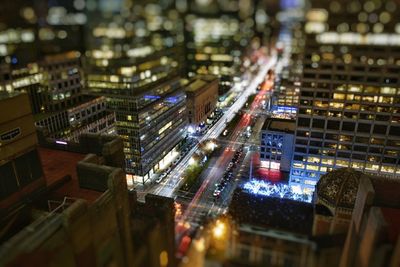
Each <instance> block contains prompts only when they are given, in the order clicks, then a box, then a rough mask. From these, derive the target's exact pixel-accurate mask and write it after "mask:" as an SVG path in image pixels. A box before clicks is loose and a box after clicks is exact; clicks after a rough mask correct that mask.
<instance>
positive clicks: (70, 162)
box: [38, 147, 102, 202]
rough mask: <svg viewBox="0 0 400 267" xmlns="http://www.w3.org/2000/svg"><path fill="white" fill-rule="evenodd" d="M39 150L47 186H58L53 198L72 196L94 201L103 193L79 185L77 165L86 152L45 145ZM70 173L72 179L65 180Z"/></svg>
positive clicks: (52, 194) (52, 195)
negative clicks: (58, 148)
mask: <svg viewBox="0 0 400 267" xmlns="http://www.w3.org/2000/svg"><path fill="white" fill-rule="evenodd" d="M38 151H39V155H40V159H41V161H42V166H43V172H44V175H45V179H46V183H47V186H49V187H52V186H55V187H56V189H55V190H54V191H52V192H51V198H56V199H62V198H64V197H71V198H81V199H85V200H87V201H89V202H93V201H95V200H96V199H97V198H98V197H99V196H100V195H101V194H102V192H98V191H94V190H90V189H84V188H80V187H79V182H78V175H77V172H76V165H77V164H78V162H79V161H81V160H83V159H84V158H85V156H86V154H80V153H74V152H68V151H63V150H55V149H48V148H43V147H39V148H38ZM68 175H69V176H71V180H69V181H67V182H65V180H64V179H65V177H66V176H68ZM63 180H64V182H63ZM57 184H60V186H56V185H57Z"/></svg>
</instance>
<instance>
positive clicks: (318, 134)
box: [311, 132, 324, 139]
mask: <svg viewBox="0 0 400 267" xmlns="http://www.w3.org/2000/svg"><path fill="white" fill-rule="evenodd" d="M311 137H312V138H318V139H322V138H324V133H320V132H312V133H311Z"/></svg>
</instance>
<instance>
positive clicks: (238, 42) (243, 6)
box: [185, 0, 254, 95]
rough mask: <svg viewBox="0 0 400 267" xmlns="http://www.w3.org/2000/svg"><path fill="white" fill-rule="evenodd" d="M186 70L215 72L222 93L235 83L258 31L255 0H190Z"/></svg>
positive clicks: (188, 6)
mask: <svg viewBox="0 0 400 267" xmlns="http://www.w3.org/2000/svg"><path fill="white" fill-rule="evenodd" d="M185 12H186V13H185V14H186V16H185V46H186V60H187V63H186V69H187V73H188V76H189V77H193V76H195V75H198V74H201V75H203V74H212V75H216V76H218V78H219V82H220V86H219V94H220V95H223V94H224V93H226V92H227V91H228V90H229V89H230V88H231V87H232V86H233V77H235V76H239V69H240V66H241V63H242V58H243V56H244V54H245V52H246V47H248V46H249V45H250V40H251V37H252V36H253V33H254V29H253V26H254V20H253V3H252V1H243V2H241V1H231V0H224V1H204V2H203V1H187V10H186V11H185Z"/></svg>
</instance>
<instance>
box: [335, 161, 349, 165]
mask: <svg viewBox="0 0 400 267" xmlns="http://www.w3.org/2000/svg"><path fill="white" fill-rule="evenodd" d="M336 166H337V167H348V166H349V162H348V161H346V160H336Z"/></svg>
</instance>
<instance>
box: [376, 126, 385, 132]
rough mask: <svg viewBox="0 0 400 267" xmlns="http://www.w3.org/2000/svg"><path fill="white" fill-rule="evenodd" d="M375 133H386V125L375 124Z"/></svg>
mask: <svg viewBox="0 0 400 267" xmlns="http://www.w3.org/2000/svg"><path fill="white" fill-rule="evenodd" d="M374 134H386V126H385V125H375V126H374Z"/></svg>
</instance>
